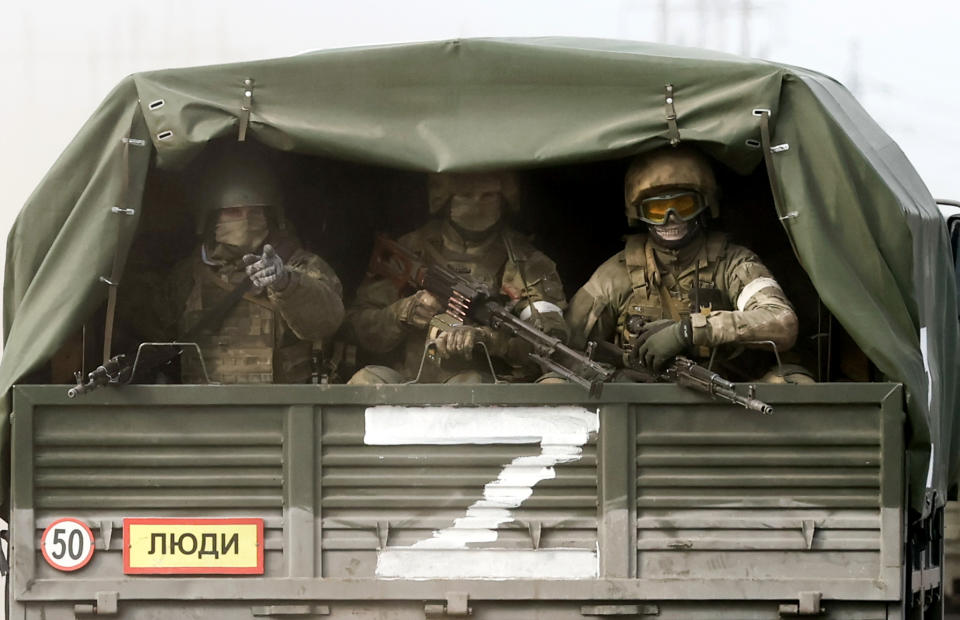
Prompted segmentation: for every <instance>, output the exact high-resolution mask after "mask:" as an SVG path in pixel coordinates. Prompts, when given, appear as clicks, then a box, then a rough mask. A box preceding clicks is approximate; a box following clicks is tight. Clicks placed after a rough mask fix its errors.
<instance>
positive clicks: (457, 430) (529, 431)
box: [363, 405, 600, 446]
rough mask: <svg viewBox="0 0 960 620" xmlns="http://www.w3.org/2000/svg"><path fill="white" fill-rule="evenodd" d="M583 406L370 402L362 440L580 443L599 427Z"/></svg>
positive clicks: (593, 414)
mask: <svg viewBox="0 0 960 620" xmlns="http://www.w3.org/2000/svg"><path fill="white" fill-rule="evenodd" d="M599 420H600V419H599V417H598V416H597V413H596V412H595V411H589V410H587V409H584V408H583V407H453V406H439V407H398V406H389V405H388V406H379V407H368V408H367V410H366V414H365V429H364V436H363V443H365V444H367V445H370V446H403V445H411V444H413V445H424V444H432V445H453V444H493V443H539V444H573V445H576V446H582V445H583V444H585V443H586V442H587V438H588V437H589V435H590V433H591V432H596V431H597V430H598V429H599V428H600V421H599Z"/></svg>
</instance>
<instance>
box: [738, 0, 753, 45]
mask: <svg viewBox="0 0 960 620" xmlns="http://www.w3.org/2000/svg"><path fill="white" fill-rule="evenodd" d="M751 13H753V2H752V1H751V0H741V2H740V54H741V55H743V56H749V55H750V17H751Z"/></svg>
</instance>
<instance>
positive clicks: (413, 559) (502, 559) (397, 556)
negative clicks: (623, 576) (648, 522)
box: [377, 549, 600, 579]
mask: <svg viewBox="0 0 960 620" xmlns="http://www.w3.org/2000/svg"><path fill="white" fill-rule="evenodd" d="M599 574H600V571H599V563H598V559H597V552H596V551H595V550H590V549H537V550H533V549H528V550H513V549H464V550H460V551H427V550H419V549H418V550H412V549H387V550H386V551H383V552H381V553H380V555H379V556H378V557H377V576H378V577H383V578H388V579H389V578H401V579H595V578H597V576H598V575H599Z"/></svg>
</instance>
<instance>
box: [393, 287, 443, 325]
mask: <svg viewBox="0 0 960 620" xmlns="http://www.w3.org/2000/svg"><path fill="white" fill-rule="evenodd" d="M388 308H390V311H391V312H392V313H393V314H394V316H396V317H397V320H398V321H400V322H401V323H404V324H406V325H410V326H412V327H416V328H418V329H426V328H427V325H429V324H430V319H432V318H433V317H434V316H436V315H437V314H440V313H441V312H443V304H441V303H440V300H439V299H437V298H436V297H435V296H434V295H433V294H432V293H429V292H428V291H424V290H420V291H417V292H416V293H414V294H413V295H410V296H409V297H404V298H403V299H398V300H397V301H395V302H393V303H392V304H390V305H389V306H388Z"/></svg>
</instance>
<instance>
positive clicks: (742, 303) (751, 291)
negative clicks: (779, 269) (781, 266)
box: [737, 278, 783, 312]
mask: <svg viewBox="0 0 960 620" xmlns="http://www.w3.org/2000/svg"><path fill="white" fill-rule="evenodd" d="M765 288H775V289H777V290H778V291H782V290H783V289H782V288H780V285H779V284H777V281H776V280H774V279H773V278H757V279H756V280H751V281H750V282H749V283H748V284H747V285H746V286H745V287H743V290H742V291H740V296H739V297H737V310H739V311H740V312H743V310H744V308H746V307H747V302H748V301H750V300H751V299H753V296H754V295H756V294H757V293H759V292H760V291H762V290H763V289H765Z"/></svg>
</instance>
